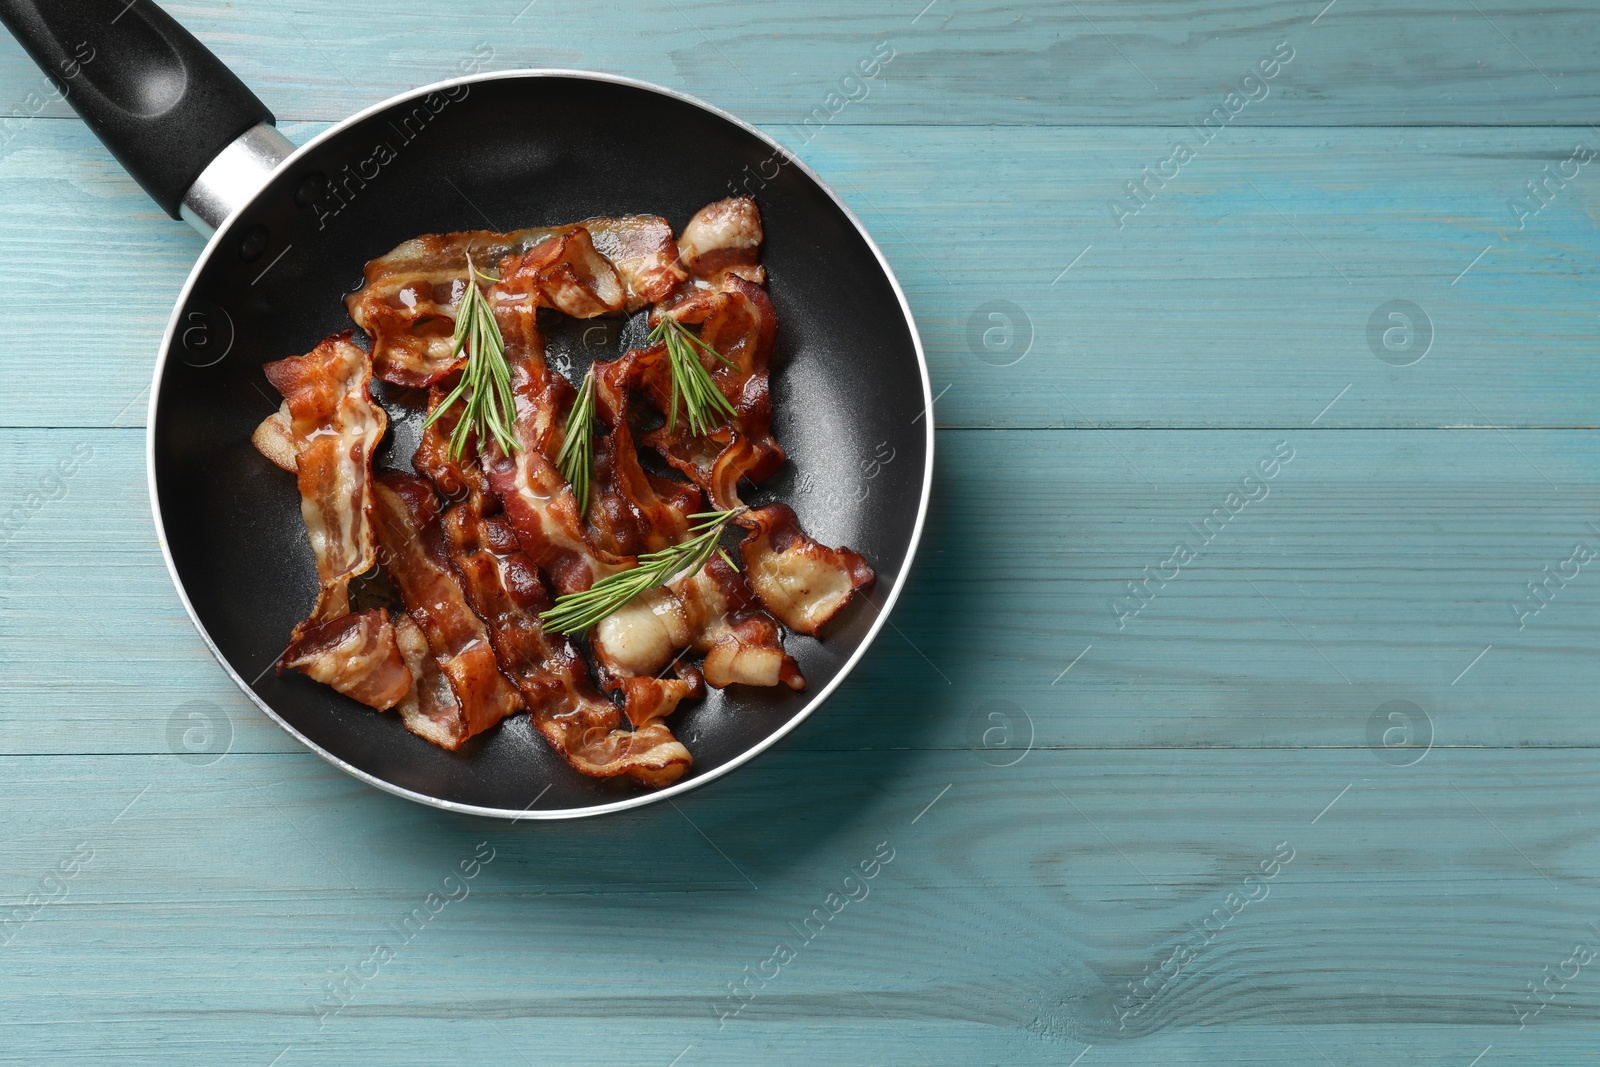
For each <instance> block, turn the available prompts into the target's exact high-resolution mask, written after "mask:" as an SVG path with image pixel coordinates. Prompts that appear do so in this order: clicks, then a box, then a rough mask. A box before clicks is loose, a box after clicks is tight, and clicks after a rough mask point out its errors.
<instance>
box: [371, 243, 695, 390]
mask: <svg viewBox="0 0 1600 1067" xmlns="http://www.w3.org/2000/svg"><path fill="white" fill-rule="evenodd" d="M579 231H582V235H580V234H579ZM541 247H543V249H544V250H543V251H542V252H540V253H539V255H536V256H533V257H532V259H531V262H532V263H535V264H539V265H540V266H542V267H543V268H548V271H547V274H548V276H547V277H545V278H542V279H535V280H538V281H539V283H540V284H539V286H538V287H539V288H540V290H541V296H542V297H543V298H544V302H547V303H548V306H551V307H562V308H563V310H568V309H576V310H573V311H572V312H571V313H574V314H599V313H601V312H600V311H596V310H594V309H595V308H596V307H598V308H603V309H606V310H607V311H624V310H625V311H628V312H632V311H636V310H638V309H639V308H641V307H643V306H644V305H646V304H649V303H654V302H655V301H658V300H661V299H662V298H664V297H665V296H666V295H667V294H668V293H669V292H671V291H672V289H673V287H674V286H676V285H677V284H678V283H679V282H680V281H682V280H683V279H684V278H685V277H686V276H687V275H686V273H685V272H684V270H683V269H682V268H681V267H680V266H678V245H677V242H676V241H675V240H674V239H673V236H672V227H671V226H670V225H668V223H667V221H666V220H665V219H662V218H657V217H655V216H650V215H625V216H622V217H620V218H610V219H591V220H589V221H588V222H583V223H570V224H567V225H563V226H541V227H536V228H533V229H527V230H516V231H513V232H511V233H494V232H492V231H488V230H468V231H464V232H462V233H446V234H429V235H427V236H423V237H418V238H416V239H415V240H411V241H407V242H405V243H404V244H402V245H400V246H398V247H397V248H395V249H394V250H392V251H391V252H389V253H388V254H387V255H384V256H380V257H379V258H377V259H375V260H372V261H371V262H370V263H368V264H367V266H366V271H365V277H366V282H365V284H364V285H362V287H361V288H360V289H359V290H358V291H356V292H355V293H352V294H351V295H350V296H348V297H346V298H345V306H346V307H347V308H348V309H349V311H350V317H351V318H352V319H354V320H355V322H356V325H358V326H360V327H361V328H362V329H363V330H366V331H367V333H368V334H370V335H371V336H372V355H373V365H374V367H375V368H376V373H377V376H378V377H379V378H381V379H383V380H384V381H387V382H394V383H395V384H397V385H407V386H413V387H419V388H420V387H423V386H427V385H431V384H433V383H434V382H436V381H438V380H439V379H440V378H443V377H444V376H445V375H447V374H449V373H450V372H451V371H452V370H454V369H455V368H456V366H457V362H456V360H455V359H454V358H453V357H452V354H451V343H450V338H451V334H452V332H453V331H454V329H455V308H456V305H457V304H459V303H460V301H461V296H462V294H463V293H465V292H466V276H467V253H468V251H469V250H470V251H471V253H472V259H473V262H474V263H476V264H477V265H478V267H479V269H481V270H487V269H489V268H490V267H491V266H492V265H494V264H496V263H499V262H500V261H501V260H503V259H505V258H507V257H514V258H515V259H517V260H519V261H520V260H526V259H528V257H529V253H530V252H532V251H533V250H535V249H539V248H541ZM546 257H549V258H548V261H546ZM520 265H521V266H522V267H524V268H527V270H528V271H532V273H533V274H537V273H538V268H536V267H530V266H529V264H528V263H521V264H520ZM526 273H527V271H525V274H526ZM528 281H530V278H529V277H527V276H524V277H523V278H522V279H521V281H520V282H519V284H523V285H525V284H526V283H527V282H528ZM619 282H620V285H621V289H622V291H621V293H620V294H618V293H617V292H616V291H615V287H616V285H617V284H618V283H619ZM546 283H547V284H546ZM619 295H620V301H619V299H618V297H619ZM591 301H592V303H591Z"/></svg>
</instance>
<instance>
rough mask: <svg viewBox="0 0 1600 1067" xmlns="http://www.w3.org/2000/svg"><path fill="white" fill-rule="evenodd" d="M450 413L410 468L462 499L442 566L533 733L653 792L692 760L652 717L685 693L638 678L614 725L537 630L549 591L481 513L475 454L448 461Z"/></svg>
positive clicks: (512, 542) (582, 675)
mask: <svg viewBox="0 0 1600 1067" xmlns="http://www.w3.org/2000/svg"><path fill="white" fill-rule="evenodd" d="M438 388H439V387H438V386H435V389H438ZM452 414H453V413H450V412H447V413H446V414H445V415H444V416H443V417H441V418H440V419H439V420H438V421H437V422H435V423H434V424H433V425H431V426H429V427H428V429H427V430H425V431H424V432H423V439H422V442H421V444H420V445H419V447H418V449H417V455H416V457H415V458H414V460H413V465H414V466H415V467H416V468H417V469H418V470H424V471H426V472H427V473H428V474H429V476H430V477H432V478H434V479H435V481H436V483H438V484H439V485H440V486H441V488H444V487H445V486H450V487H452V488H455V489H458V490H459V494H460V497H461V499H460V500H459V502H458V503H455V504H453V505H451V507H450V508H449V509H448V510H446V512H445V513H444V517H443V520H442V527H443V530H444V535H445V543H446V547H447V550H448V552H449V556H450V561H451V563H452V564H453V565H454V567H455V570H456V573H457V574H458V575H459V576H460V579H461V588H462V590H463V592H464V593H465V594H466V597H467V600H468V602H469V603H470V604H471V606H472V609H473V610H474V611H475V612H476V613H477V614H478V616H479V617H480V618H482V619H483V620H484V623H485V625H486V626H487V628H488V632H489V640H490V641H491V643H492V644H493V645H494V650H495V657H496V659H497V661H498V663H499V665H500V669H501V671H502V672H504V674H505V675H506V676H507V677H508V678H510V679H511V681H512V682H513V683H514V684H515V685H516V686H517V689H518V690H519V691H520V692H521V694H522V699H523V702H524V703H525V704H526V705H527V708H528V712H529V714H530V715H531V716H532V719H533V724H534V727H535V728H536V729H537V730H538V731H539V733H540V734H541V735H543V736H544V738H545V740H546V741H548V742H549V744H550V746H551V747H552V748H553V749H555V750H556V752H557V753H558V754H560V755H561V756H562V757H563V758H564V759H565V760H566V761H567V762H568V763H569V764H571V765H572V766H573V767H574V768H575V769H576V770H578V771H580V772H581V773H583V774H587V775H591V776H594V777H597V778H609V777H614V776H617V775H627V776H629V777H631V778H633V779H635V780H637V781H640V782H643V783H645V784H647V785H651V786H663V785H667V784H670V783H671V782H674V781H676V780H677V779H678V778H679V777H681V776H682V775H683V773H684V772H685V771H686V770H688V768H689V766H690V764H691V763H692V758H691V757H690V755H689V751H688V749H686V748H684V747H683V745H682V744H680V743H679V742H678V740H677V739H676V738H675V737H673V735H672V731H671V730H670V729H668V727H667V726H666V725H665V724H664V723H662V722H661V721H660V720H661V719H662V718H664V717H665V716H666V715H668V714H670V713H671V712H672V711H673V709H674V708H675V707H676V706H677V703H678V701H679V700H681V699H683V697H685V696H688V695H691V692H690V691H689V689H685V690H684V691H682V692H677V691H676V690H677V689H678V682H677V680H669V681H667V682H662V683H658V680H657V679H638V682H639V683H644V684H639V685H635V686H633V687H632V689H633V691H632V692H629V693H628V694H627V696H628V698H629V699H628V709H629V712H630V715H631V716H632V718H633V726H634V729H633V730H631V731H630V730H625V729H622V728H621V723H622V715H621V713H620V712H619V711H618V710H617V707H616V705H615V704H613V703H611V701H609V700H607V699H605V698H604V697H602V696H601V695H600V694H599V693H598V692H596V691H595V689H594V685H593V683H592V682H591V681H590V680H589V674H588V665H587V664H586V663H585V661H584V659H583V656H582V654H581V653H579V651H578V650H577V648H576V647H575V646H574V645H573V643H572V641H571V640H570V639H569V638H567V637H566V636H565V635H562V634H556V633H550V632H548V631H546V630H545V629H544V627H543V626H542V625H541V624H540V622H539V613H540V612H541V611H544V610H546V609H548V608H549V607H550V597H549V594H548V593H547V592H546V591H545V587H544V584H543V583H542V582H541V581H540V580H539V575H538V571H537V569H536V568H535V567H534V565H533V563H532V562H531V561H530V560H529V559H528V557H527V555H526V554H524V553H523V552H522V550H521V547H520V546H519V545H518V543H517V537H516V533H515V532H514V531H513V530H512V529H511V526H510V524H509V523H508V522H506V520H505V518H504V517H503V516H500V515H493V514H485V513H486V511H493V510H494V509H497V508H498V507H499V500H498V498H496V497H495V495H494V494H493V492H492V491H491V489H490V486H489V484H488V479H487V478H486V477H485V475H484V472H483V469H482V467H481V466H480V465H479V464H478V463H477V461H476V456H475V454H473V453H468V454H466V455H464V456H463V457H462V458H461V459H460V460H457V459H455V458H453V457H452V456H451V455H450V453H449V450H448V438H449V434H450V432H451V430H452V428H453V426H452V423H453V421H454V420H453V418H452ZM447 491H449V490H447ZM691 688H692V687H691ZM692 695H699V694H698V693H694V694H692Z"/></svg>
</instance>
